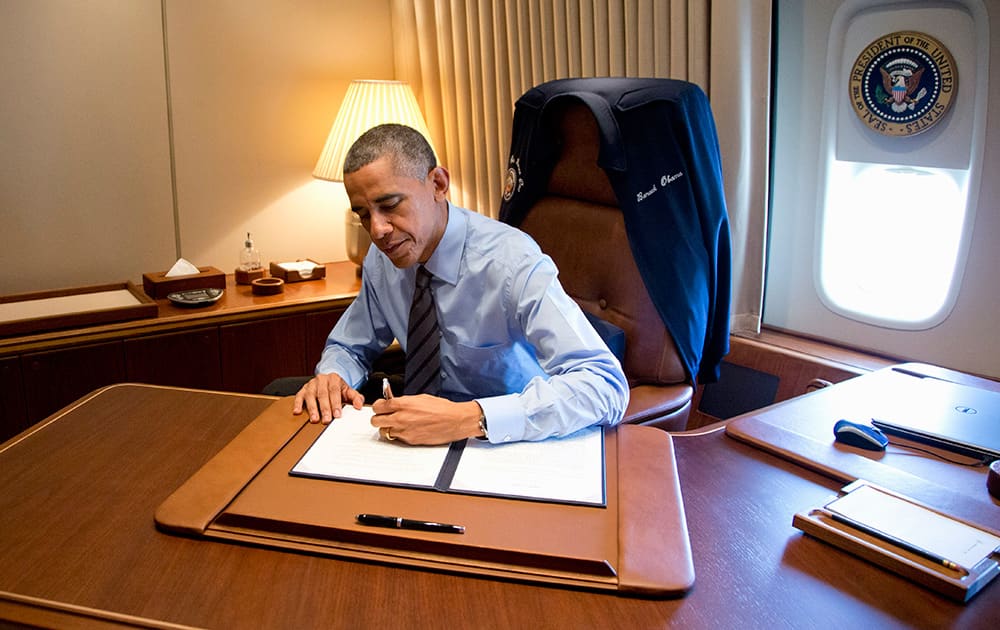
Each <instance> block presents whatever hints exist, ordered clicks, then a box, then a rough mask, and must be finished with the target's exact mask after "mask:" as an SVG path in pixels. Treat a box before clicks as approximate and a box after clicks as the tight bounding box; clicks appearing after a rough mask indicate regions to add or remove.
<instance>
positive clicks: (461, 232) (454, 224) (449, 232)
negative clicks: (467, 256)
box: [424, 201, 469, 286]
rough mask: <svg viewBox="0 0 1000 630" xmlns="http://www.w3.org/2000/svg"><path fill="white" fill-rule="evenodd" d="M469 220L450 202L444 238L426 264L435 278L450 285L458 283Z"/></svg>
mask: <svg viewBox="0 0 1000 630" xmlns="http://www.w3.org/2000/svg"><path fill="white" fill-rule="evenodd" d="M468 223H469V218H468V217H467V216H465V213H462V212H458V211H457V210H456V209H455V207H454V206H452V205H451V202H450V201H449V202H448V224H447V225H446V226H445V228H444V236H442V237H441V242H439V243H438V245H437V247H436V248H435V249H434V253H433V254H431V257H430V258H428V259H427V262H426V263H424V267H426V268H427V271H429V272H431V273H432V274H434V277H435V278H438V279H440V280H443V281H444V282H447V283H448V284H450V285H453V286H454V285H455V284H456V283H457V282H458V270H459V266H460V265H461V263H462V254H463V253H464V249H465V232H466V226H467V225H468Z"/></svg>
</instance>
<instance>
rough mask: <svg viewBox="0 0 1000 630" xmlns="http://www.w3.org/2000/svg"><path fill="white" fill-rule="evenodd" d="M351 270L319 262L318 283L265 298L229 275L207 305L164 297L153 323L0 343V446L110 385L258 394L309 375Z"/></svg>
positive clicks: (349, 297)
mask: <svg viewBox="0 0 1000 630" xmlns="http://www.w3.org/2000/svg"><path fill="white" fill-rule="evenodd" d="M356 269H357V267H356V266H355V265H354V264H353V263H350V262H337V263H327V265H326V277H325V278H323V279H321V280H310V281H307V282H295V283H288V284H286V285H285V290H284V292H283V293H280V294H278V295H269V296H260V295H254V294H253V292H252V290H251V287H250V286H249V285H239V284H236V282H235V279H234V278H233V276H232V274H230V275H228V276H227V277H226V283H227V284H226V291H225V293H224V294H223V296H222V298H221V299H220V300H219V301H218V302H216V303H215V304H212V305H210V306H205V307H198V308H186V307H180V306H176V305H174V304H173V303H172V302H170V301H169V300H167V299H166V298H163V299H160V300H157V301H156V305H157V315H156V317H151V318H147V319H138V320H132V321H127V322H118V323H113V324H104V325H96V326H84V327H79V328H70V329H65V330H54V331H47V332H42V333H37V334H31V335H19V336H13V337H0V440H4V439H7V438H8V437H10V436H12V435H14V434H16V433H19V432H20V431H21V430H23V429H26V428H27V427H29V426H31V425H32V424H34V423H35V422H38V421H39V420H42V419H43V418H45V417H46V416H48V415H49V414H51V413H53V412H54V411H56V410H58V409H60V408H61V407H63V406H65V405H67V404H69V403H71V402H72V401H74V400H76V399H78V398H79V397H80V396H83V395H84V394H86V393H88V392H90V391H93V390H94V389H97V388H99V387H103V386H105V385H111V384H113V383H120V382H123V381H130V382H140V383H150V384H155V385H173V386H178V387H195V388H199V389H216V390H218V389H221V390H225V391H233V392H243V393H257V392H260V391H261V389H262V388H263V387H264V386H265V385H267V384H268V383H269V382H271V381H272V380H273V379H275V378H278V377H280V376H295V375H300V374H310V373H311V372H312V370H313V367H314V366H315V365H316V362H317V361H318V360H319V355H320V352H321V351H322V349H323V342H324V340H325V339H326V336H327V334H329V332H330V329H331V328H333V325H334V324H335V323H336V321H337V319H339V318H340V315H341V314H342V313H343V312H344V310H345V309H346V308H347V306H348V305H349V304H350V303H351V301H353V300H354V297H355V296H356V295H357V293H358V290H359V289H360V286H361V284H360V279H359V278H358V276H357V273H356Z"/></svg>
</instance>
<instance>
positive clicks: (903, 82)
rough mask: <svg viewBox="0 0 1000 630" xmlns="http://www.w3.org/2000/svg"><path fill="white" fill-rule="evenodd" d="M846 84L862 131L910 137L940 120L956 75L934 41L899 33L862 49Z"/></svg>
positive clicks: (945, 51) (955, 87)
mask: <svg viewBox="0 0 1000 630" xmlns="http://www.w3.org/2000/svg"><path fill="white" fill-rule="evenodd" d="M848 84H849V92H850V99H851V106H852V109H854V113H855V114H857V115H858V118H859V119H861V122H863V123H864V124H865V125H866V126H867V127H869V128H870V129H873V130H875V131H877V132H879V133H882V134H885V135H887V136H912V135H916V134H918V133H921V132H924V131H927V130H928V129H930V128H931V127H933V126H934V125H936V124H937V123H939V122H940V121H941V119H942V118H944V115H945V113H946V112H947V111H948V108H949V107H950V106H951V101H952V98H953V97H954V96H955V94H956V93H957V92H958V69H957V68H956V67H955V60H954V59H953V58H952V56H951V53H950V52H949V51H948V49H947V48H946V47H945V46H944V45H943V44H942V43H941V42H939V41H938V40H936V39H934V38H933V37H931V36H930V35H927V34H925V33H917V32H914V31H899V32H896V33H890V34H888V35H883V36H882V37H879V38H878V39H876V40H875V41H873V42H872V43H870V44H868V45H867V46H865V48H864V50H862V51H861V54H859V55H858V57H857V59H856V60H855V61H854V65H853V66H852V67H851V75H850V79H849V81H848Z"/></svg>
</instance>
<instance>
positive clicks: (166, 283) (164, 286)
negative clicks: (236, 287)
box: [142, 267, 226, 300]
mask: <svg viewBox="0 0 1000 630" xmlns="http://www.w3.org/2000/svg"><path fill="white" fill-rule="evenodd" d="M198 271H199V273H193V274H189V275H186V276H173V277H170V278H168V277H167V271H153V272H150V273H144V274H142V288H143V290H144V291H145V292H146V295H148V296H149V297H151V298H153V299H154V300H159V299H161V298H165V297H167V295H168V294H170V293H174V292H176V291H193V290H195V289H225V288H226V274H224V273H222V272H221V271H220V270H218V269H216V268H215V267H198Z"/></svg>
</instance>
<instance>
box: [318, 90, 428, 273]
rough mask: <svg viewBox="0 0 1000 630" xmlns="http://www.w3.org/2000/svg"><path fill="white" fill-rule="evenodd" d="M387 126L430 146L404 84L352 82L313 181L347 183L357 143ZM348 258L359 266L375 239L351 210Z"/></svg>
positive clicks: (347, 220)
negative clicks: (402, 128) (404, 129)
mask: <svg viewBox="0 0 1000 630" xmlns="http://www.w3.org/2000/svg"><path fill="white" fill-rule="evenodd" d="M383 123H400V124H403V125H407V126H409V127H413V128H414V129H416V130H417V131H419V132H420V133H422V134H423V135H424V137H425V138H427V141H428V142H430V133H428V131H427V123H425V122H424V117H423V115H422V114H421V113H420V107H419V106H418V105H417V99H416V97H415V96H414V95H413V90H412V89H411V88H410V86H409V84H408V83H406V82H404V81H370V80H358V81H352V82H351V84H350V85H349V86H348V88H347V94H346V95H345V96H344V102H343V103H342V104H341V106H340V111H338V112H337V118H336V119H335V120H334V121H333V127H331V128H330V135H329V136H328V137H327V139H326V146H324V147H323V152H322V153H321V154H320V156H319V161H317V162H316V168H315V169H313V177H317V178H319V179H326V180H329V181H334V182H342V181H344V157H345V156H346V155H347V150H348V149H350V148H351V145H352V144H354V141H355V140H357V139H358V136H360V135H361V134H362V133H364V132H365V131H368V130H369V129H371V128H372V127H375V126H377V125H381V124H383ZM345 237H346V241H347V242H346V244H347V257H348V258H350V259H351V261H352V262H354V264H356V265H358V274H359V275H360V274H361V263H362V261H363V260H364V259H365V254H367V253H368V248H369V247H370V246H371V238H370V237H369V236H368V232H367V230H365V229H364V227H362V225H361V221H360V220H359V219H358V217H357V215H356V214H355V213H354V212H353V211H352V210H351V209H350V208H347V211H346V216H345Z"/></svg>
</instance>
